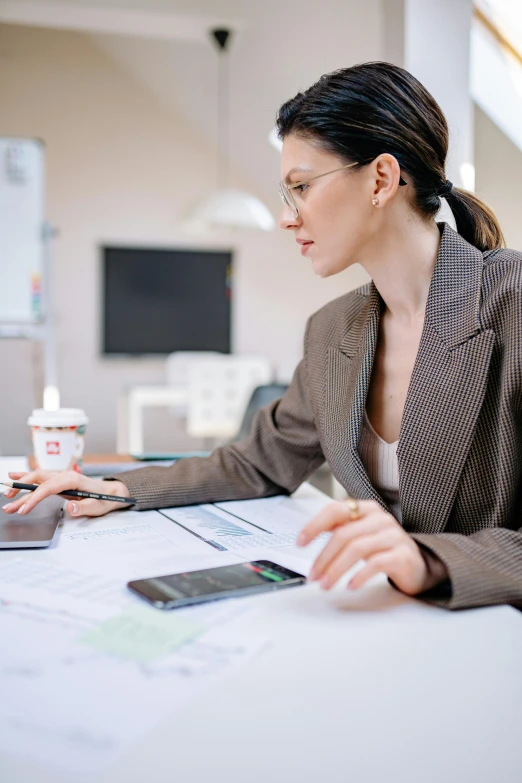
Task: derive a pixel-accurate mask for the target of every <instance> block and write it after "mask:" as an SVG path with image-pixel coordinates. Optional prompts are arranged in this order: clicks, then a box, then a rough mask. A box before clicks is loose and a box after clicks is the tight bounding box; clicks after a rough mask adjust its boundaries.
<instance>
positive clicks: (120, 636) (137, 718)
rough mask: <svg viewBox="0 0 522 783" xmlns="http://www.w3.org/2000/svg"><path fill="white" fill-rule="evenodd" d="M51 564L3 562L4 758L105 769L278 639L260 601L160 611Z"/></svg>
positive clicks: (0, 729) (0, 734) (0, 748)
mask: <svg viewBox="0 0 522 783" xmlns="http://www.w3.org/2000/svg"><path fill="white" fill-rule="evenodd" d="M47 559H48V560H49V562H48V563H46V564H44V565H41V566H40V565H39V564H38V561H37V560H31V561H30V560H29V559H27V561H26V560H24V559H22V558H12V559H10V560H6V561H5V562H0V639H2V640H3V643H2V644H0V682H1V694H2V696H1V698H0V754H11V755H19V756H21V757H23V758H32V759H35V760H37V761H40V762H42V763H45V764H48V765H50V766H53V765H56V766H59V767H63V768H65V769H66V770H68V771H69V772H71V773H74V774H80V773H83V774H87V773H88V774H95V773H96V772H97V771H99V770H100V769H102V768H103V767H104V766H105V765H107V764H108V763H110V762H111V761H113V760H114V758H115V757H116V756H118V755H119V754H121V753H122V752H123V751H125V750H126V749H128V747H129V746H130V745H131V744H132V743H133V742H135V741H136V740H137V739H138V738H139V737H141V736H143V735H144V734H146V733H148V732H149V731H151V730H152V728H153V727H154V725H155V724H156V723H157V722H158V721H160V720H162V719H163V718H165V717H166V716H167V715H168V714H169V713H171V712H173V711H175V710H179V709H181V708H183V706H184V705H185V704H186V703H187V702H188V701H189V700H191V699H193V698H194V696H195V695H196V694H197V693H199V692H200V690H201V689H202V688H204V687H205V686H206V685H207V684H210V683H212V682H214V681H215V680H216V679H217V678H219V677H221V676H222V675H224V674H226V673H227V672H228V671H230V670H231V669H233V668H234V667H235V666H236V665H238V664H240V663H241V662H242V661H245V660H247V659H248V658H249V657H250V656H251V655H253V654H255V653H256V652H257V651H258V650H259V649H260V648H262V647H263V646H264V645H265V644H266V638H261V637H255V635H253V634H251V633H248V634H247V633H245V632H244V631H241V630H240V626H239V627H238V626H236V624H235V621H236V618H239V619H241V617H242V614H243V613H244V612H245V611H250V609H249V607H250V605H249V604H248V602H246V603H245V602H241V601H226V602H221V604H220V605H210V604H209V605H206V606H201V607H190V608H189V607H187V608H185V609H182V610H179V611H177V612H168V613H167V612H160V611H159V610H156V609H153V608H152V607H148V606H147V605H146V604H144V603H143V604H142V603H141V602H140V601H139V599H138V598H133V597H132V596H131V594H130V593H129V594H128V595H127V594H125V593H124V592H122V593H121V595H118V592H117V590H116V591H113V590H112V589H110V586H109V585H107V584H106V585H105V588H106V590H107V592H106V593H105V598H106V599H107V600H105V598H103V597H102V596H103V592H102V590H101V582H100V579H99V577H96V576H93V577H92V578H91V579H90V580H89V579H87V578H86V576H85V575H82V574H79V573H78V574H76V575H74V574H73V572H72V571H71V569H66V568H65V567H62V566H61V565H60V564H59V563H53V561H52V560H51V558H50V557H49V558H47ZM27 565H29V566H30V567H29V568H27V567H26V566H27ZM31 571H32V576H31ZM82 583H83V591H82V590H81V589H80V585H81V584H82ZM59 584H61V585H62V586H63V589H64V590H67V589H71V590H72V591H73V592H76V597H75V598H74V599H71V598H70V597H68V595H67V593H63V592H61V591H60V590H58V589H57V587H58V585H59ZM89 588H92V589H93V590H94V591H96V590H97V591H98V592H97V593H96V595H97V599H98V600H97V601H92V602H91V603H89V601H88V600H87V598H86V596H85V594H86V593H87V592H88V591H89ZM110 601H112V603H110ZM6 641H8V643H6ZM75 779H76V778H75Z"/></svg>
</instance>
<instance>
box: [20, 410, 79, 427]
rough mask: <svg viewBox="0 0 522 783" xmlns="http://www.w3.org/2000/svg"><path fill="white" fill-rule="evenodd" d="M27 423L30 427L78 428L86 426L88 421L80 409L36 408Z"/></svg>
mask: <svg viewBox="0 0 522 783" xmlns="http://www.w3.org/2000/svg"><path fill="white" fill-rule="evenodd" d="M27 423H28V424H29V426H30V427H80V426H81V425H82V424H88V423H89V419H88V418H87V416H86V415H85V412H84V411H82V409H81V408H60V409H59V410H57V411H46V410H44V409H43V408H36V409H35V410H34V411H33V412H32V414H31V415H30V416H29V418H28V419H27Z"/></svg>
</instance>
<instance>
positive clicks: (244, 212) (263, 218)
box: [184, 29, 275, 233]
mask: <svg viewBox="0 0 522 783" xmlns="http://www.w3.org/2000/svg"><path fill="white" fill-rule="evenodd" d="M211 37H212V40H213V41H214V43H215V45H216V47H217V51H218V58H219V59H218V152H219V173H218V189H217V190H216V191H215V192H214V193H211V195H210V196H207V197H206V198H205V199H204V200H203V201H201V202H199V203H198V204H196V206H195V207H193V209H192V210H190V212H189V214H188V215H187V217H186V220H185V221H184V226H185V228H186V229H188V230H189V231H192V232H195V233H202V232H204V231H207V230H208V229H212V228H218V227H222V228H223V227H225V228H255V229H262V230H264V231H273V229H274V228H275V220H274V218H273V216H272V214H271V212H270V210H269V209H268V208H267V207H266V206H265V205H264V204H263V202H262V201H260V200H259V199H258V198H256V197H255V196H252V195H251V194H250V193H246V192H245V191H243V190H237V189H235V188H229V187H228V168H229V154H228V141H229V139H228V127H227V126H228V117H229V112H228V93H229V83H228V73H227V70H226V69H227V57H226V49H227V44H228V41H229V39H230V30H227V29H216V30H212V31H211Z"/></svg>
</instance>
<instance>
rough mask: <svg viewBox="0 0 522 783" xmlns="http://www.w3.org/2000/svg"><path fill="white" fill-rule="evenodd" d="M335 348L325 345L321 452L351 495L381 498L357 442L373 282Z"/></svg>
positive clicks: (374, 322)
mask: <svg viewBox="0 0 522 783" xmlns="http://www.w3.org/2000/svg"><path fill="white" fill-rule="evenodd" d="M368 292H369V294H368V297H367V300H366V302H365V303H364V304H363V306H362V308H361V310H360V312H359V315H358V316H357V317H356V319H355V321H354V322H353V323H352V324H351V325H350V326H349V327H348V328H347V330H346V331H345V334H344V336H343V338H342V340H341V343H340V345H339V348H330V349H329V350H328V363H327V379H326V390H325V412H327V415H326V416H325V417H324V428H325V433H326V443H325V452H327V453H325V456H327V459H328V463H329V465H330V467H331V468H332V471H333V473H334V475H335V477H336V478H337V480H338V481H339V482H340V483H341V484H342V485H343V486H344V487H345V488H346V490H347V491H348V492H349V493H350V494H351V495H354V496H355V497H358V498H365V499H373V500H377V501H378V502H379V503H381V505H383V506H384V507H385V508H386V504H385V503H384V501H383V500H382V498H381V497H380V495H379V494H378V493H377V492H376V491H375V489H374V488H373V486H372V484H371V482H370V479H369V478H368V474H367V473H366V471H365V469H364V466H363V464H362V462H361V458H360V457H359V453H358V451H357V442H358V440H359V432H360V428H361V422H362V416H363V412H364V406H365V402H366V394H367V391H368V385H369V382H370V375H371V371H372V365H373V359H374V356H375V346H376V343H377V334H378V330H379V318H380V311H381V299H380V296H379V293H378V291H377V289H376V288H375V286H374V285H373V283H371V284H370V285H369V286H368Z"/></svg>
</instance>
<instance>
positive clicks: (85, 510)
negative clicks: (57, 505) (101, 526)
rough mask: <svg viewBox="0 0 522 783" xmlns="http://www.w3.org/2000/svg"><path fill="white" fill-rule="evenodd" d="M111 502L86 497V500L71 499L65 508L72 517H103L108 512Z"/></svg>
mask: <svg viewBox="0 0 522 783" xmlns="http://www.w3.org/2000/svg"><path fill="white" fill-rule="evenodd" d="M108 506H109V504H108V503H107V501H104V500H94V499H93V498H86V499H85V500H70V501H69V502H68V503H67V504H66V506H65V510H66V511H67V513H68V514H70V515H71V516H72V517H101V516H102V515H103V514H106V513H107V511H108V510H110V509H109V507H108Z"/></svg>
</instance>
